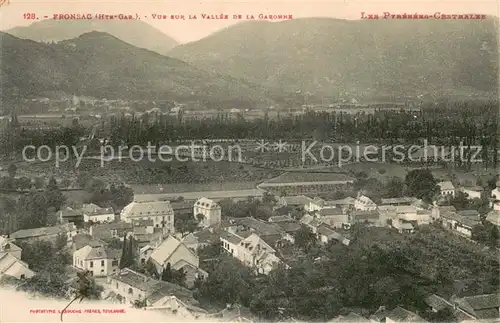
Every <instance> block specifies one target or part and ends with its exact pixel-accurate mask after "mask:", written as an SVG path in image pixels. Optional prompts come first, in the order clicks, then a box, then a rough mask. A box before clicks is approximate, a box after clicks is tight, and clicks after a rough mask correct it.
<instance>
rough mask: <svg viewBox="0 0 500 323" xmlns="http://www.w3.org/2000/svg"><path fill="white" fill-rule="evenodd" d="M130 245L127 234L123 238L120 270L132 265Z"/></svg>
mask: <svg viewBox="0 0 500 323" xmlns="http://www.w3.org/2000/svg"><path fill="white" fill-rule="evenodd" d="M129 249H130V245H129V244H128V243H127V234H126V233H125V234H124V236H123V246H122V256H121V258H120V264H119V267H120V269H123V268H126V267H129V266H130V265H131V263H130V259H129V257H130V252H129Z"/></svg>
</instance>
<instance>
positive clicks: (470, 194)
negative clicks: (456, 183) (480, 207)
mask: <svg viewBox="0 0 500 323" xmlns="http://www.w3.org/2000/svg"><path fill="white" fill-rule="evenodd" d="M460 191H461V192H462V193H464V194H465V196H467V198H468V199H470V200H473V199H480V198H481V195H482V194H483V191H484V189H483V188H482V187H479V186H464V187H460Z"/></svg>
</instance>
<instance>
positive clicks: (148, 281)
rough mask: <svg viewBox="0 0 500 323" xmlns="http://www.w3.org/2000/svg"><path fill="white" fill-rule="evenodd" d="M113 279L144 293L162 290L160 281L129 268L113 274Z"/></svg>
mask: <svg viewBox="0 0 500 323" xmlns="http://www.w3.org/2000/svg"><path fill="white" fill-rule="evenodd" d="M111 278H112V279H115V280H117V281H120V282H122V283H124V284H127V285H129V286H131V287H134V288H137V289H139V290H140V291H142V292H147V293H153V292H154V291H156V290H157V289H159V288H161V286H160V284H159V281H158V280H156V279H153V278H151V277H148V276H146V275H143V274H140V273H138V272H135V271H133V270H131V269H129V268H124V269H122V270H121V271H119V272H117V273H116V274H113V275H112V276H111Z"/></svg>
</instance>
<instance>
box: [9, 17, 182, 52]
mask: <svg viewBox="0 0 500 323" xmlns="http://www.w3.org/2000/svg"><path fill="white" fill-rule="evenodd" d="M91 31H100V32H105V33H108V34H110V35H112V36H115V37H117V38H119V39H121V40H123V41H124V42H127V43H129V44H131V45H134V46H136V47H139V48H145V49H149V50H151V51H154V52H157V53H159V54H163V55H165V54H166V53H168V52H169V51H170V50H171V49H172V48H174V47H175V46H177V45H178V42H177V41H176V40H175V39H173V38H172V37H170V36H167V35H166V34H164V33H162V32H161V31H159V30H158V29H156V28H154V27H153V26H151V25H149V24H147V23H145V22H144V21H141V20H135V19H132V20H116V19H115V20H95V19H94V20H86V19H83V20H54V19H45V20H41V21H37V22H35V23H33V24H31V25H29V26H26V27H15V28H12V29H9V30H7V31H6V32H7V33H9V34H11V35H13V36H16V37H18V38H22V39H31V40H34V41H37V42H45V43H48V42H59V41H61V40H68V39H72V38H76V37H78V36H80V35H82V34H85V33H88V32H91Z"/></svg>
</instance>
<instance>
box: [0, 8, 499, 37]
mask: <svg viewBox="0 0 500 323" xmlns="http://www.w3.org/2000/svg"><path fill="white" fill-rule="evenodd" d="M499 8H500V2H498V1H496V0H483V1H474V0H468V1H462V2H457V1H456V0H455V1H449V0H440V1H425V0H420V1H418V2H415V1H409V0H399V1H397V2H396V1H393V2H391V1H385V2H381V1H373V0H364V1H354V0H346V1H343V0H342V1H338V0H333V1H332V0H330V1H325V0H323V1H297V0H295V1H293V0H292V1H290V0H287V1H276V0H275V1H270V0H260V1H252V0H248V1H240V0H233V1H204V2H199V1H194V0H184V1H182V2H181V3H180V2H177V1H171V0H164V1H158V0H142V1H127V0H125V1H123V0H117V1H98V0H91V1H83V0H10V4H8V5H4V6H2V7H1V8H0V29H1V30H7V29H9V28H12V27H15V26H26V25H29V24H30V23H31V22H32V21H31V20H25V19H23V14H24V13H35V14H36V15H38V16H42V17H43V15H49V16H52V15H53V14H56V13H104V14H119V13H123V14H135V13H137V14H139V15H140V16H144V15H148V16H150V15H151V14H154V13H156V14H168V15H171V14H183V15H186V16H187V15H189V14H191V15H193V14H196V15H198V20H184V21H183V20H175V21H174V20H153V19H147V20H145V21H146V22H147V23H149V24H151V25H153V26H154V27H156V28H157V29H159V30H161V31H162V32H164V33H166V34H168V35H169V36H171V37H173V38H175V39H176V40H178V41H179V42H181V43H186V42H191V41H196V40H198V39H201V38H203V37H205V36H207V35H209V34H211V33H213V32H216V31H218V30H221V29H223V28H226V27H228V26H229V25H232V24H235V23H237V22H238V21H237V20H232V19H231V20H202V19H200V18H201V17H200V16H199V15H200V14H202V13H206V14H220V13H224V14H228V15H229V16H230V17H231V16H232V15H233V14H241V15H247V14H253V15H258V14H261V13H262V14H291V15H293V17H294V18H305V17H332V18H341V19H359V18H360V17H361V12H366V13H378V14H382V13H383V12H386V11H387V12H391V13H404V12H406V13H421V14H434V13H435V12H441V13H447V14H460V13H481V14H489V15H495V16H498V13H499V10H500V9H499ZM381 23H383V21H381Z"/></svg>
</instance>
